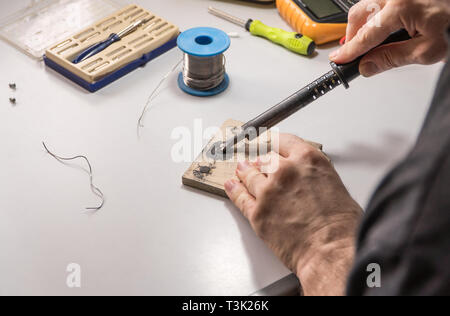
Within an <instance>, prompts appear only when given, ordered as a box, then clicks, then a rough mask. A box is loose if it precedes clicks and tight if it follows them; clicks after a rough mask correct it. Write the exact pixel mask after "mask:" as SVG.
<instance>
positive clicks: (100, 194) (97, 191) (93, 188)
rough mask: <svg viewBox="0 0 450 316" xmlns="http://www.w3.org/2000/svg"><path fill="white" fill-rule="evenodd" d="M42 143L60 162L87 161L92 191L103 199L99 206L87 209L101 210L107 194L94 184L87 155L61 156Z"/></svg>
mask: <svg viewBox="0 0 450 316" xmlns="http://www.w3.org/2000/svg"><path fill="white" fill-rule="evenodd" d="M42 145H43V146H44V148H45V150H46V151H47V153H48V154H49V155H50V156H52V157H53V158H55V159H56V160H58V161H60V162H64V161H70V160H75V159H84V160H85V161H86V162H87V165H88V167H89V179H90V185H91V191H92V193H94V194H95V195H96V196H98V197H99V198H100V199H101V204H100V205H99V206H98V207H87V208H86V210H88V211H98V210H100V209H101V208H102V207H103V205H104V204H105V196H104V194H103V192H102V191H101V190H100V189H99V188H97V187H96V186H95V185H94V176H93V172H92V166H91V163H90V162H89V159H88V158H87V157H86V156H81V155H79V156H75V157H71V158H64V157H60V156H57V155H55V154H54V153H52V152H51V151H50V150H49V149H48V147H47V145H46V144H45V142H42Z"/></svg>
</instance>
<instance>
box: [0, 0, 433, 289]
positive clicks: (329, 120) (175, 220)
mask: <svg viewBox="0 0 450 316" xmlns="http://www.w3.org/2000/svg"><path fill="white" fill-rule="evenodd" d="M26 3H27V1H15V2H10V1H2V2H1V4H0V12H2V14H4V13H6V12H13V11H14V10H17V9H18V8H19V7H21V6H24V5H25V4H26ZM136 3H137V4H140V5H143V6H145V7H146V8H148V9H149V10H152V11H154V12H156V13H157V14H159V15H161V16H163V17H165V18H167V19H168V20H170V21H172V22H174V23H175V24H177V25H179V26H180V28H181V29H183V30H186V29H188V28H191V27H196V26H213V27H218V28H221V29H223V30H225V31H226V32H239V33H240V35H241V37H240V38H237V39H232V45H231V48H230V50H229V51H228V52H227V53H226V56H227V67H228V68H227V69H228V73H229V75H230V77H231V86H230V88H229V89H228V90H227V91H226V92H225V93H223V94H222V95H220V96H217V97H212V98H207V99H200V98H196V97H191V96H188V95H186V94H184V93H183V92H181V91H180V90H179V89H178V87H177V85H176V74H172V76H171V77H170V78H169V81H168V82H167V83H166V84H165V85H164V89H163V90H162V92H161V93H160V95H159V96H158V98H157V99H156V101H155V103H154V108H153V109H152V110H151V111H150V112H149V113H148V115H147V118H146V121H145V124H146V127H145V129H143V130H142V137H141V139H138V138H137V135H136V122H137V119H138V117H139V115H140V113H141V111H142V108H143V106H144V104H145V102H146V99H147V97H148V96H149V93H150V92H151V90H152V89H153V88H154V87H155V85H156V84H157V83H158V82H159V80H160V79H161V78H162V76H164V75H165V74H166V73H167V71H168V70H169V69H170V68H171V67H173V65H174V64H175V63H176V62H177V61H178V60H179V59H180V58H181V53H180V51H179V50H178V49H173V50H172V51H170V52H169V53H166V54H165V55H163V56H162V57H160V58H158V59H157V60H155V61H153V62H151V63H149V64H148V65H147V66H146V67H145V68H142V69H139V70H137V71H134V72H133V73H131V74H129V75H128V76H126V77H124V78H122V79H121V80H119V81H117V82H115V83H114V84H112V85H110V86H108V87H107V88H105V89H103V90H101V91H99V92H97V93H95V94H90V93H87V92H85V91H83V90H82V89H81V88H79V87H77V86H76V85H74V84H72V83H71V82H69V81H68V80H66V79H64V78H62V77H61V76H60V75H58V74H56V73H55V72H54V71H52V70H47V69H46V68H45V66H44V65H43V64H42V63H39V62H36V61H34V60H32V59H31V58H30V57H28V56H25V55H24V54H22V53H20V52H19V51H17V50H16V49H15V48H13V47H11V46H9V45H8V44H6V43H5V42H2V41H0V54H1V58H0V148H1V154H0V295H5V294H7V295H9V294H24V295H35V294H42V295H54V294H57V295H97V294H106V295H116V294H118V295H119V294H120V295H122V294H124V295H135V294H137V295H247V294H249V293H252V292H254V291H256V290H259V289H261V288H263V287H265V286H266V285H268V284H271V283H273V282H274V281H277V280H278V279H280V278H282V277H283V276H285V275H287V274H288V273H289V271H288V270H287V269H286V268H284V267H283V265H282V264H281V263H280V262H279V260H278V259H277V258H276V257H275V256H274V255H273V254H272V253H271V252H270V251H269V250H268V249H267V248H266V246H265V245H264V244H263V242H262V241H260V240H259V239H258V238H257V237H256V236H255V235H254V233H253V232H252V230H251V228H250V226H249V225H248V223H247V221H246V220H245V219H244V218H243V217H242V216H241V214H240V212H239V211H238V210H237V209H235V207H233V205H232V204H231V203H230V202H229V201H227V200H226V199H223V198H218V197H215V196H212V195H209V194H206V193H202V192H198V191H196V190H192V189H189V188H185V187H183V186H182V184H181V176H182V174H183V173H184V171H185V170H186V169H187V168H188V167H189V165H190V163H188V162H186V163H175V162H173V160H172V158H171V149H172V147H173V146H174V145H175V143H176V142H177V140H174V139H172V138H171V133H172V131H173V130H174V129H175V128H177V127H183V126H185V127H187V128H189V129H190V130H193V128H194V120H195V119H202V120H203V121H202V122H203V126H204V127H205V128H206V127H210V126H219V125H221V124H222V122H223V121H224V120H225V119H228V118H234V119H238V120H243V121H245V120H248V119H250V118H252V117H253V116H255V115H257V114H259V113H260V112H262V111H264V110H265V109H267V108H268V107H269V106H272V105H274V104H275V103H277V102H278V101H280V100H282V99H284V98H285V97H287V96H288V95H290V94H291V93H293V92H295V91H296V90H298V89H299V88H301V87H302V86H304V85H305V84H307V83H309V82H310V81H312V80H313V79H315V78H316V77H318V76H320V75H321V74H323V73H324V72H327V71H329V70H330V66H329V63H328V58H327V56H328V53H329V52H330V51H331V49H332V48H333V46H328V47H326V48H322V49H319V50H318V52H319V55H318V56H317V57H315V58H312V59H308V58H305V57H302V56H298V55H295V54H293V53H290V52H289V51H286V50H284V49H282V48H280V47H278V46H276V45H273V44H270V43H268V42H267V41H265V40H263V39H259V38H255V37H252V36H251V35H249V34H248V33H246V32H245V31H243V30H241V29H240V28H239V27H237V26H235V25H233V24H230V23H228V22H226V21H222V20H220V19H218V18H216V17H214V16H211V15H209V14H208V13H207V7H208V5H210V4H214V5H215V6H217V7H219V8H222V9H226V10H227V11H229V12H231V13H234V14H236V15H238V16H242V17H244V18H247V17H252V18H260V19H262V20H263V21H264V22H266V23H267V24H269V25H272V26H278V27H283V28H288V26H287V24H286V23H285V22H284V21H283V20H282V19H281V18H280V16H279V15H278V14H277V11H276V9H274V8H273V7H272V8H270V7H261V6H256V7H255V6H249V5H243V4H242V3H240V4H239V3H236V2H233V1H208V0H164V1H160V0H146V1H144V0H143V1H136ZM441 67H442V65H436V66H432V67H421V66H411V67H406V68H404V69H400V70H394V71H391V72H389V73H387V74H384V75H380V76H378V77H375V78H372V79H359V80H357V81H355V82H354V83H353V84H352V85H351V89H350V90H347V91H346V90H345V89H344V88H342V87H340V88H338V89H336V91H334V92H332V93H331V94H329V95H327V96H325V97H323V98H322V99H321V100H319V101H317V102H316V103H315V104H313V105H312V106H310V107H308V108H306V109H304V110H303V111H301V112H300V113H298V114H296V115H295V116H294V117H292V118H290V119H288V120H286V121H285V122H283V123H282V124H280V125H279V127H280V129H281V131H283V132H289V133H294V134H297V135H299V136H301V137H304V138H307V139H310V140H313V141H316V142H320V143H322V144H324V147H325V150H326V152H327V153H328V154H329V155H330V156H331V157H332V158H333V160H334V162H335V164H336V168H337V170H338V171H339V173H340V174H341V176H342V178H343V180H344V182H345V184H346V186H347V187H348V189H349V191H350V192H351V194H352V195H353V196H354V198H355V199H356V200H357V201H358V202H359V203H361V204H362V205H366V204H367V203H368V200H369V198H370V196H371V194H372V193H373V191H374V189H375V187H376V186H377V184H378V183H379V181H380V180H381V178H382V177H383V175H384V174H385V173H386V172H387V171H388V170H389V169H390V168H391V167H392V166H393V165H394V164H395V163H396V162H398V161H399V160H400V159H401V158H402V157H403V156H404V155H405V154H406V153H407V152H408V150H409V148H410V147H411V146H412V145H413V143H414V140H415V138H416V136H417V133H418V132H419V130H420V127H421V124H422V122H423V119H424V116H425V114H426V111H427V108H428V105H429V103H430V100H431V97H432V93H433V89H434V86H435V83H436V81H437V78H438V73H439V70H440V69H441ZM12 81H14V82H16V83H17V86H18V90H17V91H16V92H15V93H13V92H12V91H11V90H10V89H9V88H8V83H9V82H12ZM10 96H15V97H16V98H17V100H18V103H17V105H16V106H11V105H10V104H9V101H8V98H9V97H10ZM43 140H45V141H46V142H47V143H48V145H49V147H50V148H51V149H53V150H54V151H55V152H56V153H58V154H60V155H63V156H70V155H75V154H85V155H87V156H88V157H89V159H90V161H91V163H92V165H93V168H94V176H95V178H94V179H95V183H96V184H97V185H98V186H99V187H100V188H101V189H102V190H103V191H104V193H105V195H106V204H105V207H104V208H103V209H102V210H101V211H99V212H98V213H97V214H95V215H86V214H84V213H83V208H84V207H85V206H92V205H96V203H98V199H96V198H95V196H93V194H92V193H91V192H90V190H89V184H88V177H87V175H86V174H85V173H83V172H82V171H81V170H79V169H77V168H70V167H66V166H64V165H62V164H60V163H58V162H57V161H55V160H54V159H53V158H52V157H50V156H49V155H47V154H46V153H45V151H44V150H43V148H42V145H41V142H42V141H43ZM206 141H207V140H206V139H205V142H206ZM195 154H197V152H196V153H195ZM70 263H77V264H79V265H80V266H81V268H82V274H81V280H82V284H81V288H75V289H71V288H68V287H67V285H66V277H67V275H68V273H67V272H66V267H67V265H68V264H70Z"/></svg>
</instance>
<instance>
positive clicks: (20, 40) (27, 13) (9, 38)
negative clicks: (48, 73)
mask: <svg viewBox="0 0 450 316" xmlns="http://www.w3.org/2000/svg"><path fill="white" fill-rule="evenodd" d="M124 5H126V3H125V2H124V1H123V0H32V1H31V2H30V4H29V5H28V6H27V7H25V8H22V9H21V10H19V11H17V12H14V13H11V14H10V15H8V16H2V17H0V18H1V20H0V38H1V39H3V40H5V41H6V42H8V43H9V44H11V45H13V46H14V47H16V48H18V49H19V50H20V51H22V52H24V53H25V54H27V55H29V56H30V57H33V58H35V59H37V60H42V58H43V55H44V53H45V50H46V49H47V48H48V47H50V46H51V45H53V44H55V43H57V42H59V41H61V40H63V39H64V38H66V37H68V36H71V35H73V34H75V33H76V32H78V31H80V30H82V29H84V28H85V27H87V26H89V25H91V24H92V23H94V22H95V21H97V20H100V19H102V18H103V17H105V16H108V15H109V14H112V13H114V12H115V11H117V10H119V9H120V8H121V7H123V6H124Z"/></svg>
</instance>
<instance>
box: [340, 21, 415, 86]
mask: <svg viewBox="0 0 450 316" xmlns="http://www.w3.org/2000/svg"><path fill="white" fill-rule="evenodd" d="M410 39H411V36H409V33H408V31H406V30H405V29H402V30H400V31H397V32H395V33H392V34H391V35H390V36H389V37H388V38H387V39H386V40H385V41H384V42H383V43H381V44H380V45H378V46H377V47H380V46H383V45H387V44H392V43H398V42H403V41H407V40H410ZM365 55H366V54H364V55H363V56H360V57H358V58H357V59H355V60H354V61H352V62H350V63H348V64H341V65H337V64H335V63H331V67H332V68H333V70H334V71H335V72H336V73H337V75H338V76H339V77H340V79H341V80H342V82H343V84H344V86H345V87H346V88H347V89H348V88H349V82H351V81H352V80H354V79H356V78H358V77H359V76H360V75H361V73H360V72H359V65H360V63H361V60H362V59H363V58H364V56H365Z"/></svg>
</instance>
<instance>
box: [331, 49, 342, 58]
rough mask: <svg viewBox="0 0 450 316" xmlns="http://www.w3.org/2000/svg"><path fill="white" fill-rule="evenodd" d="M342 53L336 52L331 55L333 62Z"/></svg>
mask: <svg viewBox="0 0 450 316" xmlns="http://www.w3.org/2000/svg"><path fill="white" fill-rule="evenodd" d="M340 52H341V50H340V49H338V50H335V51H334V52H332V53H331V54H330V59H331V60H334V59H335V58H336V57H337V56H338V55H339V53H340Z"/></svg>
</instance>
